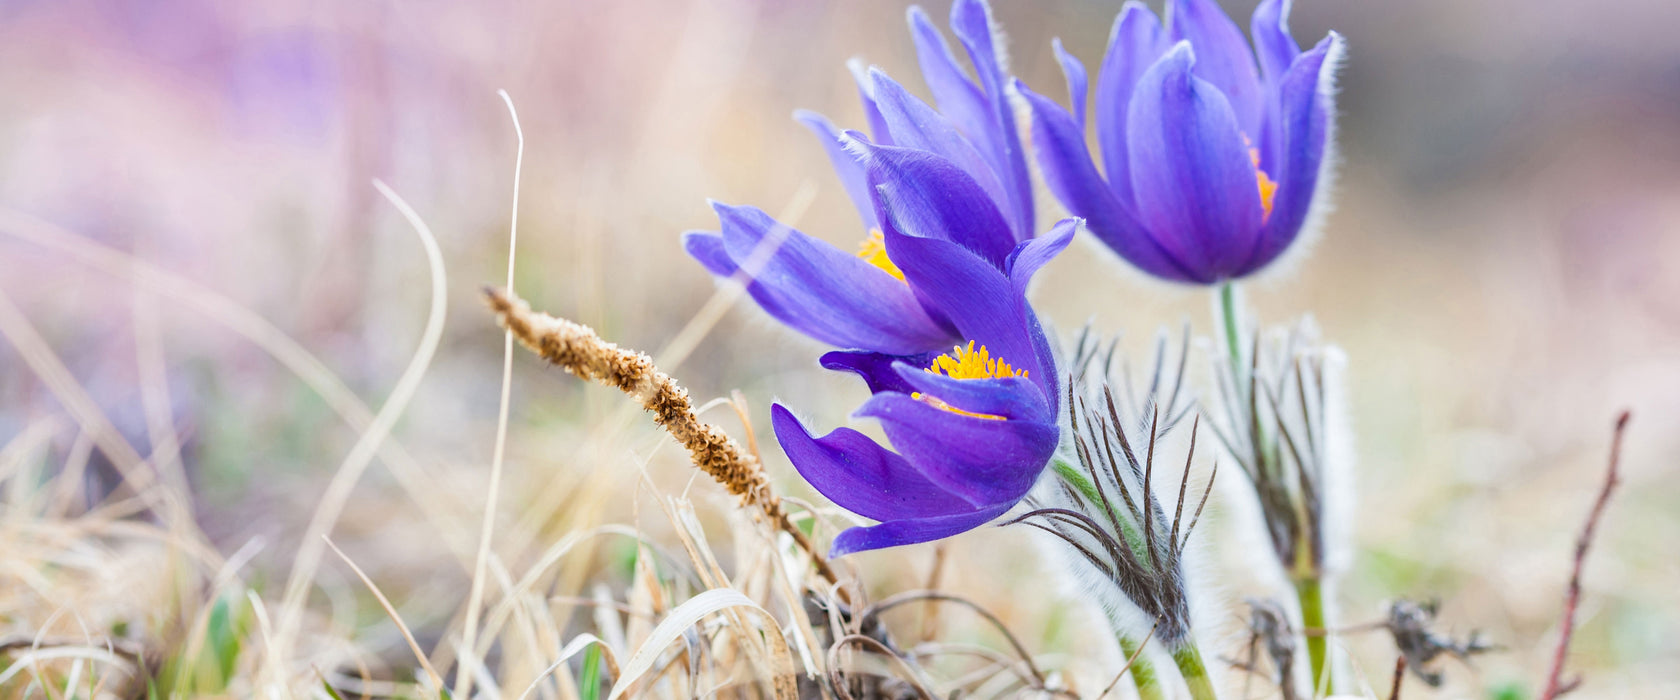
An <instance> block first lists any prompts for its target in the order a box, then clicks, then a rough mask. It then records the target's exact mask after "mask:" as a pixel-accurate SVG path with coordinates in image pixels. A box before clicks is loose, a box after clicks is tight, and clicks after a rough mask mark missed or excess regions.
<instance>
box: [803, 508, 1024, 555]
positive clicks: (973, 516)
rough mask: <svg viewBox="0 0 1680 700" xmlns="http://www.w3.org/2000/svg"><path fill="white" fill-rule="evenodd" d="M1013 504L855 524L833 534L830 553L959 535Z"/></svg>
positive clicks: (1006, 509) (843, 552)
mask: <svg viewBox="0 0 1680 700" xmlns="http://www.w3.org/2000/svg"><path fill="white" fill-rule="evenodd" d="M1013 505H1014V504H1013V503H1010V504H1001V505H996V506H991V507H987V508H981V509H979V510H975V511H971V512H968V513H960V514H955V515H939V516H933V517H929V518H908V519H904V520H892V521H888V522H884V523H881V524H880V525H875V526H872V527H854V528H851V529H849V530H846V531H845V532H842V533H840V535H839V536H838V537H835V538H834V545H833V547H831V548H830V549H829V551H828V556H829V557H831V558H832V557H843V556H845V555H847V554H852V553H854V552H864V551H868V550H872V549H886V548H887V547H900V546H903V545H907V544H921V543H923V542H932V541H934V540H939V539H944V538H946V537H950V536H952V535H960V534H962V533H964V532H968V531H969V530H973V529H974V528H977V527H980V526H981V525H985V524H986V523H989V522H991V521H993V520H996V519H997V518H998V517H999V516H1001V515H1003V514H1004V513H1005V512H1007V511H1008V510H1009V509H1010V507H1012V506H1013Z"/></svg>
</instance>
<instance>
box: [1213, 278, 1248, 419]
mask: <svg viewBox="0 0 1680 700" xmlns="http://www.w3.org/2000/svg"><path fill="white" fill-rule="evenodd" d="M1219 312H1220V315H1221V316H1223V317H1224V320H1225V349H1226V352H1227V354H1229V355H1230V357H1231V381H1232V382H1233V383H1234V384H1235V385H1236V386H1235V387H1234V388H1235V389H1236V390H1237V394H1238V395H1239V396H1241V395H1242V393H1243V391H1245V390H1246V388H1247V387H1248V382H1245V381H1243V356H1242V338H1241V337H1240V336H1239V335H1238V328H1237V285H1236V283H1235V282H1226V283H1224V284H1222V285H1219Z"/></svg>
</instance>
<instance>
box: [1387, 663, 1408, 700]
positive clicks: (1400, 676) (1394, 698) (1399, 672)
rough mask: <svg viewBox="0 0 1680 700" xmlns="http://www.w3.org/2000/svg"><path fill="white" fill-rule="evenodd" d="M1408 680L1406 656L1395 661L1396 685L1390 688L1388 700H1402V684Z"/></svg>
mask: <svg viewBox="0 0 1680 700" xmlns="http://www.w3.org/2000/svg"><path fill="white" fill-rule="evenodd" d="M1405 680H1406V655H1405V654H1401V655H1400V657H1399V658H1396V659H1395V660H1394V684H1393V685H1391V686H1389V688H1388V700H1400V684H1401V683H1403V682H1405Z"/></svg>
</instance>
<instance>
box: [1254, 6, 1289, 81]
mask: <svg viewBox="0 0 1680 700" xmlns="http://www.w3.org/2000/svg"><path fill="white" fill-rule="evenodd" d="M1291 4H1292V3H1291V2H1290V0H1265V1H1264V2H1261V3H1260V6H1259V7H1256V8H1254V17H1253V19H1252V20H1251V21H1250V23H1249V32H1250V33H1251V34H1253V35H1254V48H1255V52H1254V53H1255V56H1256V57H1257V58H1259V59H1260V71H1261V72H1262V73H1263V74H1264V75H1265V76H1266V80H1267V81H1268V82H1270V83H1272V84H1276V83H1277V82H1278V81H1279V80H1281V79H1282V77H1283V72H1284V71H1286V70H1289V66H1290V64H1292V63H1294V62H1295V58H1296V57H1297V56H1300V55H1301V47H1300V46H1298V45H1296V43H1295V37H1294V36H1292V35H1291V34H1290V33H1289V6H1290V5H1291Z"/></svg>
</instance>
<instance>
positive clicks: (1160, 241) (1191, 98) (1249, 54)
mask: <svg viewBox="0 0 1680 700" xmlns="http://www.w3.org/2000/svg"><path fill="white" fill-rule="evenodd" d="M1289 5H1290V2H1289V0H1265V1H1264V2H1262V3H1260V6H1259V7H1258V8H1256V9H1255V11H1254V16H1253V21H1252V35H1253V39H1254V49H1253V50H1251V49H1250V48H1249V44H1248V42H1247V41H1245V40H1244V38H1243V34H1242V31H1241V30H1240V29H1238V28H1237V25H1236V23H1234V22H1232V21H1231V18H1230V17H1228V16H1226V15H1225V13H1224V11H1223V10H1221V9H1220V8H1219V5H1218V3H1217V2H1215V1H1214V0H1170V2H1169V11H1168V17H1169V24H1168V25H1167V26H1165V27H1163V26H1162V24H1161V22H1160V21H1158V20H1157V19H1156V17H1155V15H1154V13H1152V12H1150V11H1149V8H1148V7H1146V6H1144V5H1143V4H1142V3H1137V2H1129V3H1127V4H1126V6H1125V8H1124V9H1122V10H1121V12H1120V16H1119V17H1118V18H1117V19H1116V20H1115V23H1114V29H1113V32H1112V33H1111V35H1110V37H1109V46H1108V53H1107V55H1106V56H1104V57H1103V62H1102V65H1101V68H1100V70H1099V71H1098V74H1097V83H1096V89H1095V105H1094V110H1095V111H1094V115H1095V119H1096V131H1097V142H1098V146H1099V150H1100V151H1101V153H1102V164H1103V168H1104V172H1103V173H1099V172H1098V171H1097V167H1096V164H1095V163H1094V162H1093V159H1092V156H1091V154H1090V152H1089V151H1088V150H1087V148H1086V144H1085V96H1086V92H1087V77H1086V72H1085V68H1084V66H1083V65H1082V64H1081V63H1080V62H1079V60H1078V59H1076V58H1074V57H1073V56H1071V55H1069V54H1068V53H1067V52H1065V51H1063V50H1062V48H1061V45H1060V43H1059V42H1058V43H1057V44H1056V47H1055V48H1056V54H1057V58H1058V59H1059V60H1060V61H1061V64H1062V68H1063V71H1064V73H1065V74H1066V76H1067V82H1068V89H1069V92H1070V93H1071V95H1072V105H1073V109H1072V111H1071V112H1070V111H1069V110H1067V109H1064V108H1063V107H1062V106H1061V105H1058V104H1056V103H1055V102H1053V101H1051V100H1049V99H1046V98H1044V97H1042V96H1040V95H1037V94H1033V93H1032V92H1030V91H1028V90H1027V89H1026V88H1025V87H1024V86H1021V85H1020V83H1019V82H1017V83H1016V85H1017V87H1018V89H1020V90H1021V92H1022V94H1023V95H1025V96H1026V98H1027V101H1028V103H1029V104H1030V105H1031V107H1032V111H1033V140H1034V143H1035V145H1036V146H1037V151H1038V157H1039V163H1040V165H1041V166H1042V167H1043V170H1044V175H1045V179H1046V180H1047V181H1048V183H1049V185H1050V189H1051V190H1052V191H1053V192H1055V194H1056V197H1057V198H1058V199H1060V200H1061V201H1062V203H1063V205H1065V206H1066V207H1067V208H1068V210H1069V211H1071V212H1073V214H1074V215H1076V216H1081V217H1084V218H1085V219H1086V221H1087V224H1088V226H1089V227H1090V229H1091V232H1092V233H1093V234H1095V235H1096V236H1097V237H1098V238H1099V239H1101V240H1102V241H1103V243H1105V244H1106V245H1108V247H1109V248H1111V249H1113V250H1114V252H1115V253H1117V254H1119V255H1120V256H1121V257H1123V258H1125V259H1126V260H1127V261H1129V262H1131V263H1132V264H1133V265H1135V266H1137V267H1139V268H1141V269H1142V270H1144V271H1145V272H1148V273H1149V274H1151V275H1154V276H1156V277H1160V278H1163V279H1167V280H1172V281H1176V282H1187V283H1193V284H1217V283H1221V282H1225V281H1229V280H1234V279H1238V278H1241V277H1244V276H1247V275H1249V274H1252V273H1254V272H1256V271H1258V270H1260V269H1261V268H1263V267H1265V266H1266V265H1267V264H1269V263H1271V262H1272V261H1274V260H1276V259H1277V258H1278V257H1279V256H1280V255H1282V254H1283V252H1284V251H1285V250H1287V249H1288V248H1289V246H1290V244H1291V243H1293V242H1294V241H1295V240H1296V239H1297V238H1298V237H1299V236H1300V235H1301V233H1302V231H1303V230H1304V229H1305V227H1307V226H1308V225H1309V224H1310V223H1311V222H1310V219H1311V216H1312V214H1313V213H1314V211H1315V210H1318V209H1320V208H1321V207H1319V204H1320V203H1321V200H1322V199H1323V193H1324V190H1325V189H1327V187H1326V185H1327V182H1326V180H1327V179H1328V169H1329V164H1330V162H1331V161H1332V160H1333V159H1332V158H1331V157H1330V155H1329V154H1330V151H1331V149H1332V133H1331V132H1332V131H1333V127H1334V122H1333V117H1334V112H1335V97H1334V91H1333V80H1332V78H1333V73H1334V70H1335V66H1336V64H1337V62H1338V60H1339V58H1340V56H1341V54H1342V51H1343V43H1342V38H1341V36H1340V35H1338V34H1336V33H1334V32H1331V33H1330V34H1329V35H1328V36H1326V37H1325V38H1324V39H1323V40H1322V41H1320V42H1319V43H1318V45H1316V46H1314V47H1313V48H1312V49H1310V50H1307V51H1305V52H1303V51H1301V49H1300V47H1299V46H1298V45H1297V44H1296V43H1295V39H1294V37H1293V36H1291V35H1290V32H1289V26H1288V15H1289ZM1257 63H1258V65H1256V64H1257Z"/></svg>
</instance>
